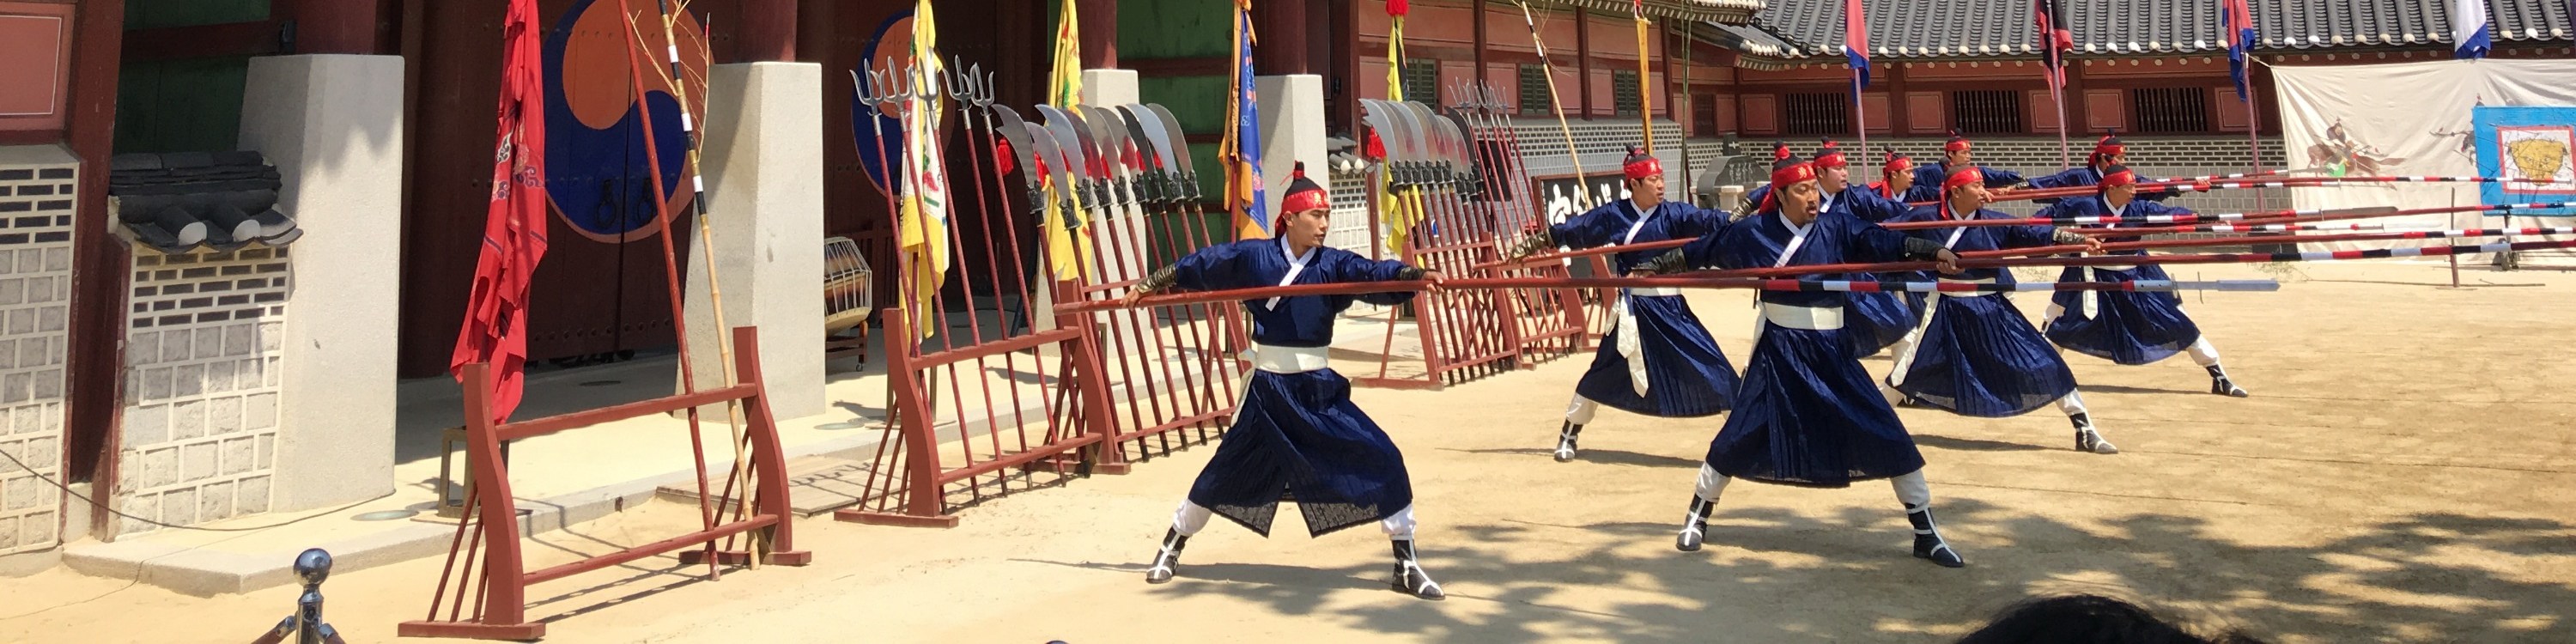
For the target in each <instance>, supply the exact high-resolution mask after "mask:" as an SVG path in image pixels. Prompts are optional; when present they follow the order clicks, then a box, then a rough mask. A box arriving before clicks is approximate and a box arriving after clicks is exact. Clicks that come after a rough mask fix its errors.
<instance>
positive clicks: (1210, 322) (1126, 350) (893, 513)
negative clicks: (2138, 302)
mask: <svg viewBox="0 0 2576 644" xmlns="http://www.w3.org/2000/svg"><path fill="white" fill-rule="evenodd" d="M971 93H972V92H969V94H971ZM972 104H973V105H974V107H975V108H976V110H978V112H975V113H969V114H968V118H969V120H968V121H967V122H966V124H967V128H966V132H967V133H966V137H965V138H966V139H967V140H966V141H965V142H964V147H965V148H966V151H967V154H966V155H964V156H965V158H964V159H959V158H953V157H952V158H951V159H950V162H951V165H952V167H954V166H957V165H958V162H960V161H965V162H967V163H969V164H971V166H970V167H969V168H968V170H967V171H965V172H956V171H952V172H951V173H950V176H951V177H952V178H954V177H972V178H956V179H952V182H951V183H952V188H953V189H956V190H959V191H961V192H962V191H964V190H967V189H972V190H974V191H975V193H974V194H976V195H978V198H977V202H978V203H977V206H978V207H977V208H973V209H961V210H959V211H957V212H955V213H953V214H952V217H951V220H950V222H951V224H952V226H953V225H956V224H957V223H958V222H960V221H961V220H963V221H968V222H971V223H974V224H976V225H980V226H982V227H983V230H984V231H985V232H986V234H985V235H984V238H985V239H988V240H996V241H995V242H993V243H990V244H987V245H986V246H985V247H983V248H976V249H973V250H971V251H968V249H967V248H962V247H961V251H968V252H967V253H966V255H967V256H966V257H961V258H960V261H959V262H958V264H959V267H960V268H963V269H965V271H964V272H962V273H959V274H957V275H955V276H952V282H962V283H960V284H956V285H953V286H952V287H951V288H949V289H942V290H941V291H939V292H932V293H917V292H911V291H910V290H909V289H898V296H899V298H900V302H902V305H901V306H899V307H895V308H889V309H887V310H885V311H884V312H883V314H882V315H881V317H882V319H883V320H884V321H885V322H884V324H883V327H884V328H885V337H886V338H887V344H888V349H887V350H886V354H887V374H888V376H889V380H890V383H889V384H890V389H892V395H891V400H890V403H891V405H892V409H891V411H890V415H891V422H889V424H888V426H887V428H886V430H885V431H886V440H885V441H883V442H882V443H880V445H879V448H878V454H877V457H876V459H875V463H874V467H873V469H872V471H871V473H870V474H869V477H868V480H867V483H866V492H865V493H864V494H863V495H862V500H861V501H860V503H859V505H858V507H855V508H851V509H846V510H841V511H839V512H837V513H835V515H834V516H835V517H836V518H839V519H841V520H848V521H861V522H867V523H879V524H889V525H908V526H932V527H947V526H954V525H956V522H957V518H956V517H955V516H954V515H953V514H950V511H951V510H952V509H953V508H954V507H955V506H957V505H960V504H966V503H974V502H976V501H979V500H981V499H983V498H985V496H986V495H987V494H1001V493H1008V492H1010V491H1011V490H1012V488H1013V485H1012V484H1013V483H1014V482H1020V483H1022V485H1020V486H1019V487H1021V488H1026V487H1029V486H1031V485H1035V484H1037V482H1036V481H1034V480H1033V479H1034V478H1035V477H1036V476H1038V475H1039V474H1042V473H1045V474H1053V475H1055V479H1054V480H1055V481H1062V480H1064V477H1066V476H1068V475H1086V474H1089V473H1091V472H1095V471H1096V472H1101V473H1108V474H1119V473H1124V472H1126V471H1127V468H1128V464H1129V462H1130V461H1131V460H1133V459H1141V458H1143V457H1145V456H1147V455H1148V454H1150V453H1153V452H1155V451H1157V450H1154V449H1151V448H1149V447H1148V446H1147V443H1148V442H1149V441H1150V442H1152V443H1153V445H1154V446H1155V447H1159V448H1160V449H1159V452H1161V453H1169V452H1170V451H1171V450H1172V449H1173V448H1174V447H1175V446H1174V444H1173V440H1172V439H1173V438H1174V437H1175V436H1178V437H1179V438H1180V439H1181V440H1180V441H1179V443H1180V444H1181V445H1188V444H1190V443H1192V442H1197V441H1204V440H1206V439H1208V438H1212V437H1213V432H1214V430H1216V429H1218V428H1221V427H1223V426H1225V424H1227V423H1228V422H1230V421H1231V420H1232V414H1233V408H1234V393H1233V392H1234V382H1233V379H1232V378H1231V377H1230V376H1227V375H1225V374H1228V373H1231V372H1232V371H1233V369H1232V368H1230V366H1229V365H1232V364H1235V359H1234V358H1232V357H1231V351H1232V350H1233V349H1236V348H1239V347H1241V346H1242V340H1241V338H1242V336H1243V333H1242V326H1241V322H1240V319H1239V318H1237V317H1235V316H1234V315H1233V309H1232V307H1231V306H1214V305H1194V306H1183V307H1161V308H1156V309H1139V310H1122V311H1116V312H1107V313H1099V314H1090V315H1075V314H1067V315H1054V314H1052V313H1050V312H1044V311H1036V310H1033V309H1031V308H1029V307H1034V306H1035V304H1034V302H1035V301H1036V298H1034V297H1031V292H1032V289H1033V286H1032V283H1033V282H1038V281H1039V280H1046V281H1045V282H1044V283H1046V284H1048V285H1047V286H1044V287H1037V288H1047V289H1049V290H1050V292H1051V293H1052V295H1053V299H1054V301H1056V302H1058V303H1070V302H1074V301H1079V300H1082V299H1086V298H1097V297H1115V296H1117V295H1118V294H1120V293H1123V292H1124V290H1125V289H1127V288H1128V287H1130V286H1132V285H1133V284H1135V282H1136V281H1137V280H1138V279H1140V278H1141V277H1143V275H1144V274H1145V273H1146V272H1149V271H1151V270H1152V268H1154V267H1156V266H1159V265H1161V264H1163V263H1168V262H1170V261H1171V260H1172V259H1173V258H1175V257H1177V256H1178V254H1179V253H1182V252H1186V251H1188V250H1191V249H1195V248H1197V247H1199V246H1202V245H1205V244H1207V243H1208V242H1209V241H1210V240H1211V239H1213V237H1214V233H1213V232H1211V231H1212V230H1213V228H1212V226H1211V225H1210V224H1209V223H1208V222H1206V221H1204V220H1202V219H1200V215H1201V213H1199V212H1198V211H1197V210H1196V209H1195V208H1193V207H1190V205H1189V204H1192V203H1195V201H1196V195H1195V193H1194V188H1192V187H1190V186H1192V185H1193V184H1194V183H1195V179H1194V178H1193V177H1190V176H1189V175H1188V174H1187V168H1188V167H1189V164H1188V161H1187V158H1186V156H1184V155H1185V154H1186V150H1187V144H1186V142H1185V141H1184V140H1183V139H1182V138H1181V136H1180V129H1179V127H1178V123H1177V121H1174V120H1173V119H1172V118H1171V115H1170V114H1169V113H1168V112H1166V111H1164V110H1162V109H1161V108H1160V107H1159V106H1152V105H1130V106H1122V107H1119V108H1114V109H1097V108H1088V107H1084V108H1076V109H1074V110H1070V111H1068V110H1061V109H1057V108H1055V107H1052V106H1038V107H1037V108H1036V110H1034V113H1035V116H1036V119H1035V120H1023V119H1022V118H1021V117H1020V116H1019V114H1018V113H1017V112H1016V111H1014V110H1011V109H1009V108H1006V107H1001V106H994V105H991V104H990V103H989V100H988V99H983V100H976V101H973V102H972ZM979 117H980V118H979ZM1005 141H1006V142H1008V145H1007V146H1005V145H1001V143H1002V142H1005ZM1006 155H1007V157H1008V158H1011V159H1014V160H1015V162H1014V164H1012V165H1011V167H1009V168H1007V169H1006V168H1005V165H1004V164H1003V163H1002V160H1003V159H1004V158H1006ZM1014 176H1016V177H1019V178H1020V181H1019V182H1018V183H1019V185H1021V186H1028V187H1029V189H1027V190H1025V191H1021V190H1012V189H1008V188H1006V187H1005V186H1004V185H1003V184H1004V183H1005V180H1006V179H1009V178H1010V177H1014ZM1015 199H1016V202H1015ZM1046 200H1054V201H1057V202H1058V204H1059V206H1060V207H1063V208H1065V209H1067V210H1068V211H1071V212H1074V213H1078V214H1079V215H1080V216H1081V218H1082V219H1084V220H1085V221H1086V222H1087V225H1086V226H1085V228H1086V230H1085V231H1082V232H1081V233H1080V234H1083V235H1085V237H1086V239H1087V240H1088V243H1089V244H1090V251H1089V252H1088V253H1085V254H1086V255H1087V259H1088V261H1087V262H1085V263H1084V264H1083V271H1082V273H1083V274H1082V279H1081V280H1078V281H1077V280H1052V279H1047V278H1042V277H1037V276H1035V275H1033V274H1035V273H1040V271H1041V270H1043V269H1038V270H1032V269H1033V268H1034V267H1038V266H1041V265H1042V261H1043V259H1044V258H1043V256H1042V255H1041V254H1040V253H1039V252H1038V250H1037V248H1036V243H1035V242H1032V244H1031V246H1030V247H1027V248H1022V247H1020V246H1018V245H1017V244H1018V242H1017V241H1011V242H1008V243H1007V244H1006V243H1003V242H1000V241H998V240H1019V239H1023V238H1026V239H1031V240H1036V239H1041V236H1040V235H1037V234H1035V232H1034V228H1031V227H1032V226H1035V225H1037V222H1036V221H1035V220H1034V219H1033V218H1031V217H1029V216H1027V215H1024V214H1020V213H1031V212H1036V211H1038V210H1039V206H1040V205H1042V204H1044V203H1045V201H1046ZM890 210H891V209H890ZM1024 230H1027V231H1032V232H1031V233H1030V234H1026V235H1023V234H1022V231H1024ZM978 257H980V259H982V260H983V261H982V262H981V264H982V266H980V268H982V270H980V271H979V270H976V269H977V268H979V266H978V265H977V264H978V262H977V261H976V259H977V258H978ZM897 266H898V270H900V271H903V272H905V275H906V277H904V278H902V279H903V280H904V281H903V282H902V283H905V284H909V283H910V280H911V278H910V271H912V270H914V267H913V266H910V265H908V264H906V263H902V262H897ZM977 292H982V293H995V294H1012V293H1017V294H1019V295H1020V298H1021V299H1020V301H1021V302H1029V303H1031V304H1026V305H1023V306H1022V307H1021V308H1020V309H1018V310H1011V309H1010V308H1009V307H1006V306H1003V305H1002V304H1001V302H1002V301H1003V300H1005V299H1006V298H1004V297H1002V296H1000V295H996V296H992V297H977V296H975V295H974V294H975V293H977ZM913 311H930V312H931V315H929V316H926V317H928V318H929V319H930V320H931V323H932V324H934V325H937V326H936V328H934V329H932V330H931V331H930V332H928V333H922V332H920V331H919V326H918V325H919V324H920V323H921V318H923V317H925V316H921V315H919V314H916V313H911V312H913ZM1040 316H1050V317H1047V318H1045V319H1049V320H1051V321H1052V322H1053V323H1054V324H1053V328H1049V329H1043V330H1041V329H1035V328H1032V327H1033V325H1032V324H1027V323H1023V321H1024V320H1025V321H1026V322H1035V321H1037V320H1039V319H1041V318H1040ZM1048 353H1053V354H1055V355H1054V356H1053V357H1052V358H1049V357H1047V356H1046V354H1048ZM1023 362H1025V364H1022V363H1023ZM996 363H998V364H996ZM996 367H998V369H996ZM995 371H999V372H1000V374H1001V375H1002V377H1001V378H998V379H997V378H994V377H992V375H991V374H993V373H994V372H995ZM1022 380H1028V381H1032V382H1033V386H1032V385H1024V384H1023V383H1022V382H1021V381H1022ZM961 383H976V384H977V385H980V386H975V387H973V388H972V389H969V388H968V387H967V386H966V385H962V384H961ZM996 390H999V391H1000V392H1001V393H996ZM1024 390H1028V391H1024ZM1185 430H1195V432H1192V431H1185ZM1131 446H1132V447H1133V448H1134V449H1135V452H1136V453H1135V454H1134V456H1133V457H1132V458H1131V456H1130V454H1129V448H1130V447H1131ZM961 492H962V493H963V494H964V497H965V498H963V499H955V498H952V496H955V495H957V494H959V493H961Z"/></svg>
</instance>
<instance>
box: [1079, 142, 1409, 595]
mask: <svg viewBox="0 0 2576 644" xmlns="http://www.w3.org/2000/svg"><path fill="white" fill-rule="evenodd" d="M1279 212H1280V215H1279V222H1278V223H1277V225H1274V226H1272V228H1273V229H1274V230H1277V231H1279V237H1278V238H1277V239H1251V240H1244V241H1238V242H1234V243H1230V244H1220V245H1216V246H1210V247H1207V248H1204V249H1200V250H1199V251H1197V252H1194V253H1190V254H1189V256H1187V257H1183V258H1181V260H1180V261H1178V262H1175V263H1173V264H1172V265H1171V266H1170V267H1167V268H1164V269H1162V270H1159V271H1155V272H1154V273H1153V274H1152V275H1149V276H1147V277H1146V278H1145V279H1144V281H1143V282H1142V283H1140V284H1138V285H1137V286H1136V288H1135V289H1134V290H1132V291H1129V292H1128V295H1127V300H1128V301H1129V302H1130V303H1133V302H1135V301H1136V300H1137V299H1138V298H1141V297H1143V296H1145V295H1146V294H1149V293H1156V292H1161V291H1164V290H1167V289H1178V290H1219V289H1239V288H1257V287H1264V286H1288V285H1293V284H1329V283H1339V282H1382V281H1398V280H1429V281H1431V282H1432V284H1433V286H1432V288H1434V289H1436V288H1438V284H1439V282H1440V280H1441V279H1442V277H1441V275H1440V274H1439V273H1438V272H1434V271H1426V270H1423V269H1420V268H1415V267H1412V266H1406V265H1404V264H1403V263H1402V262H1395V261H1377V260H1371V259H1368V258H1365V257H1361V256H1359V255H1356V254H1352V253H1351V252H1350V251H1345V250H1341V249H1336V248H1329V247H1325V246H1324V232H1325V230H1326V229H1328V228H1329V224H1330V223H1331V217H1332V201H1331V200H1330V199H1328V198H1327V197H1326V195H1325V193H1324V189H1323V188H1322V187H1321V186H1317V185H1315V182H1313V181H1309V180H1307V179H1306V173H1305V165H1304V164H1298V166H1297V168H1296V174H1295V175H1294V179H1293V180H1292V181H1291V183H1290V184H1289V187H1288V193H1287V195H1286V198H1285V199H1284V200H1282V202H1281V204H1280V207H1279ZM1412 297H1413V294H1412V293H1410V292H1397V293H1378V294H1369V295H1357V296H1349V295H1333V296H1320V295H1319V296H1299V297H1274V298H1269V299H1266V300H1247V301H1245V302H1244V303H1243V308H1244V311H1245V312H1246V313H1248V314H1249V315H1250V316H1251V317H1252V340H1253V343H1254V357H1253V365H1254V369H1255V371H1254V372H1253V374H1252V376H1251V378H1250V379H1249V380H1248V381H1246V382H1245V383H1244V397H1243V401H1242V403H1241V404H1240V405H1239V406H1238V407H1237V409H1236V412H1235V420H1234V427H1233V428H1231V429H1228V430H1226V434H1225V440H1224V441H1223V442H1221V443H1219V444H1218V446H1217V450H1216V456H1215V457H1213V459H1212V460H1210V461H1208V465H1207V469H1205V470H1202V471H1200V472H1199V478H1198V482H1197V483H1196V484H1193V485H1191V486H1190V495H1189V500H1187V501H1184V502H1182V503H1181V507H1180V509H1179V510H1178V511H1176V512H1174V513H1173V514H1172V528H1171V530H1170V531H1169V532H1167V533H1165V534H1164V535H1163V548H1162V551H1161V552H1159V553H1156V554H1155V555H1154V564H1153V566H1152V567H1151V568H1149V569H1147V570H1146V571H1145V581H1147V582H1151V583H1157V584H1159V583H1163V582H1166V581H1171V579H1172V575H1173V573H1174V572H1175V569H1174V566H1175V565H1177V564H1178V563H1179V561H1180V557H1181V547H1182V546H1184V545H1187V544H1188V543H1189V539H1190V535H1193V534H1197V533H1198V531H1199V529H1201V528H1205V527H1207V522H1208V516H1209V515H1211V514H1215V515H1222V516H1224V517H1225V518H1227V519H1229V520H1232V521H1234V522H1235V523H1239V524H1242V525H1243V527H1245V528H1250V529H1251V530H1252V531H1253V532H1255V533H1258V534H1260V535H1262V536H1264V537H1267V536H1270V521H1271V519H1272V518H1273V516H1274V515H1276V514H1277V513H1278V510H1279V502H1280V500H1281V499H1282V497H1283V495H1294V496H1293V498H1294V499H1295V500H1296V502H1297V509H1298V511H1299V512H1300V513H1301V514H1303V515H1304V516H1305V520H1306V529H1307V531H1308V532H1309V533H1310V534H1312V535H1315V536H1322V535H1324V534H1326V533H1330V532H1333V531H1336V530H1340V529H1343V528H1348V527H1352V526H1357V525H1360V524H1364V523H1369V522H1376V523H1377V524H1378V527H1379V528H1380V529H1381V530H1384V531H1385V532H1386V534H1387V536H1388V537H1391V538H1393V539H1394V542H1395V582H1394V585H1395V589H1396V590H1398V591H1402V592H1406V593H1411V594H1413V595H1414V596H1416V597H1422V598H1425V599H1439V598H1440V597H1441V592H1440V584H1438V583H1434V582H1432V581H1431V576H1430V575H1428V574H1426V573H1424V572H1423V571H1422V565H1421V564H1420V563H1419V560H1418V558H1417V557H1416V556H1415V553H1414V545H1413V529H1414V520H1413V485H1412V482H1411V479H1410V478H1408V477H1407V476H1406V475H1405V470H1404V454H1403V453H1401V452H1398V451H1397V450H1396V448H1395V443H1394V442H1393V441H1392V440H1389V439H1388V438H1387V435H1386V432H1385V431H1384V430H1380V429H1378V427H1377V423H1375V422H1372V421H1370V420H1369V417H1368V415H1367V414H1364V413H1361V412H1360V409H1359V407H1357V406H1355V405H1352V404H1351V398H1350V393H1351V383H1350V381H1349V380H1344V379H1343V378H1342V375H1341V374H1339V373H1335V372H1334V371H1333V369H1332V367H1331V366H1330V363H1329V361H1328V360H1327V359H1326V352H1327V349H1328V347H1329V346H1330V345H1331V344H1332V340H1333V318H1334V316H1336V315H1338V314H1340V313H1341V312H1342V310H1343V309H1347V308H1350V306H1351V303H1352V302H1354V301H1364V302H1369V303H1372V304H1387V305H1391V304H1397V303H1401V302H1404V301H1406V300H1409V299H1412Z"/></svg>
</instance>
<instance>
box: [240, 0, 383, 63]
mask: <svg viewBox="0 0 2576 644" xmlns="http://www.w3.org/2000/svg"><path fill="white" fill-rule="evenodd" d="M273 2H274V4H273V5H272V9H271V11H270V13H269V15H270V16H272V17H274V18H276V19H278V20H280V21H284V22H286V23H290V24H293V25H295V50H294V51H293V52H292V53H298V54H384V53H391V52H389V51H386V48H387V47H388V46H390V45H392V43H390V42H387V41H389V40H391V36H392V34H391V33H390V29H391V28H393V27H395V26H396V23H395V22H394V20H393V19H394V18H399V17H401V15H400V13H399V10H398V9H393V8H391V7H387V6H386V3H384V2H378V1H376V0H273Z"/></svg>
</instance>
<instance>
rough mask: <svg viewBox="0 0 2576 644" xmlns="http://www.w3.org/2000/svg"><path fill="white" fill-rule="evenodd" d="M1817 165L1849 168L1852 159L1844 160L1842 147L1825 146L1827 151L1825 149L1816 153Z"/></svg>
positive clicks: (1820, 166)
mask: <svg viewBox="0 0 2576 644" xmlns="http://www.w3.org/2000/svg"><path fill="white" fill-rule="evenodd" d="M1816 167H1819V168H1848V167H1851V162H1850V161H1846V160H1844V159H1843V151H1842V149H1840V148H1825V151H1824V152H1821V153H1818V154H1817V155H1816Z"/></svg>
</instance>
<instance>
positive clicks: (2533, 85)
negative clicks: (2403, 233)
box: [2272, 58, 2576, 249]
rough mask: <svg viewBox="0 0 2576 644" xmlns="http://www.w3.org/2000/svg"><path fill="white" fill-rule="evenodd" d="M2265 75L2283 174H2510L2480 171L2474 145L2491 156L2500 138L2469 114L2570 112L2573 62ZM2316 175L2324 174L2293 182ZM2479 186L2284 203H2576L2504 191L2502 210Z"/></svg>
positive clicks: (2471, 217) (2575, 91) (2389, 189)
mask: <svg viewBox="0 0 2576 644" xmlns="http://www.w3.org/2000/svg"><path fill="white" fill-rule="evenodd" d="M2272 78H2273V83H2274V85H2273V89H2274V92H2275V94H2274V95H2275V96H2278V97H2279V98H2280V100H2279V101H2277V102H2276V105H2278V106H2279V109H2280V110H2281V135H2282V143H2283V144H2284V149H2285V150H2287V151H2288V153H2289V162H2290V167H2292V168H2311V169H2326V168H2331V169H2332V171H2339V172H2341V173H2343V174H2350V175H2364V176H2367V175H2432V176H2489V177H2503V176H2508V174H2509V173H2507V172H2505V171H2504V170H2502V169H2500V167H2499V165H2498V164H2497V163H2496V161H2495V160H2494V158H2493V156H2492V154H2490V158H2489V161H2488V162H2487V163H2485V164H2481V163H2480V162H2479V143H2480V141H2481V140H2482V139H2483V140H2484V141H2486V144H2487V145H2488V146H2489V148H2490V149H2492V148H2493V146H2494V145H2495V143H2494V139H2495V137H2496V136H2497V134H2496V133H2495V132H2480V131H2479V130H2478V128H2477V127H2475V125H2474V122H2473V121H2474V119H2473V116H2474V115H2475V114H2476V113H2477V112H2478V111H2479V108H2481V107H2485V108H2490V109H2492V108H2503V107H2576V60H2504V59H2493V58H2489V59H2479V60H2441V61H2429V62H2420V63H2396V64H2386V65H2338V66H2323V67H2291V66H2274V67H2272ZM2490 129H2492V128H2490ZM2481 165H2484V166H2485V167H2484V168H2483V169H2482V168H2481ZM2322 173H2325V171H2323V170H2321V171H2320V172H2311V173H2302V174H2308V175H2314V174H2322ZM2482 188H2483V186H2481V185H2479V184H2473V183H2396V184H2386V185H2374V186H2362V187H2354V186H2343V187H2329V188H2298V189H2294V190H2292V200H2291V201H2292V203H2293V204H2294V206H2295V207H2297V208H2300V209H2313V208H2354V207H2365V206H2395V207H2397V208H2401V209H2415V208H2441V207H2448V206H2474V205H2478V204H2480V203H2515V202H2557V201H2576V195H2571V194H2569V193H2568V191H2565V190H2553V191H2546V192H2540V193H2523V194H2511V195H2506V197H2505V198H2503V199H2501V200H2500V201H2499V200H2498V199H2494V198H2489V197H2488V195H2490V194H2492V191H2485V190H2482ZM2559 188H2562V189H2564V188H2571V187H2565V186H2562V187H2559ZM2552 192H2556V193H2558V194H2551V193H2552ZM2381 221H2382V222H2384V223H2388V224H2391V225H2400V224H2403V225H2409V226H2423V227H2428V228H2429V227H2445V228H2504V227H2516V226H2517V225H2518V226H2541V225H2565V221H2564V220H2555V219H2553V220H2541V219H2536V218H2532V217H2516V218H2513V219H2511V220H2508V219H2506V218H2503V217H2490V216H2484V215H2481V214H2479V213H2460V214H2453V215H2419V216H2413V217H2402V218H2390V219H2386V220H2381ZM2544 221H2547V222H2549V223H2542V222H2544ZM2509 222H2510V223H2509ZM2517 241H2536V239H2535V238H2521V239H2517ZM2453 243H2480V242H2479V241H2478V240H2460V241H2456V242H2453ZM2424 244H2425V242H2417V241H2407V242H2362V243H2332V244H2319V245H2317V246H2320V247H2325V248H2333V249H2349V248H2376V247H2388V246H2412V245H2424Z"/></svg>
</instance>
